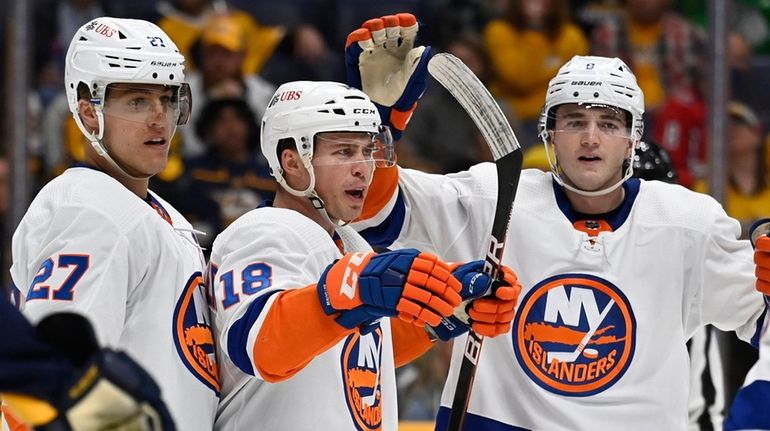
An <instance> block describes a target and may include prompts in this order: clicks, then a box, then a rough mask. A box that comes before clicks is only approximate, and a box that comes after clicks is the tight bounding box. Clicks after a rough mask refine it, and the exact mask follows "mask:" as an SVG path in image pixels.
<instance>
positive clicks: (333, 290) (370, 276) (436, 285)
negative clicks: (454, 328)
mask: <svg viewBox="0 0 770 431" xmlns="http://www.w3.org/2000/svg"><path fill="white" fill-rule="evenodd" d="M316 288H317V289H318V296H319V299H320V301H321V305H322V306H323V309H324V312H325V313H326V314H327V315H331V314H334V313H340V315H339V316H338V317H337V318H336V319H335V320H336V321H337V323H339V324H340V325H342V326H344V327H346V328H354V327H356V326H359V325H362V324H366V323H369V322H371V321H373V320H376V319H379V318H381V317H386V316H388V317H390V316H399V317H400V318H401V319H404V320H406V321H408V322H411V323H414V324H415V325H418V326H423V325H426V324H428V325H437V324H439V322H440V321H441V318H442V317H446V316H449V315H451V314H452V312H453V310H454V309H455V307H457V306H458V305H459V304H460V302H461V298H460V294H459V293H458V292H459V290H460V283H459V282H458V281H457V280H456V279H455V278H454V277H452V276H451V274H450V271H449V266H448V265H447V264H446V263H444V262H442V261H440V260H438V259H437V258H436V256H434V255H432V254H428V253H420V252H419V251H418V250H415V249H404V250H396V251H389V252H386V253H380V254H376V253H352V254H347V255H345V256H344V257H343V258H342V259H340V260H338V261H336V262H334V263H332V264H331V265H329V266H328V267H327V268H326V270H325V271H324V273H323V274H322V275H321V278H320V279H319V280H318V284H317V285H316Z"/></svg>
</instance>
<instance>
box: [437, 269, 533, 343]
mask: <svg viewBox="0 0 770 431" xmlns="http://www.w3.org/2000/svg"><path fill="white" fill-rule="evenodd" d="M483 268H484V261H483V260H477V261H473V262H469V263H466V264H464V265H459V264H456V265H454V266H453V267H452V275H453V276H454V277H455V278H457V279H458V280H459V281H460V283H461V284H462V290H461V291H460V295H461V296H462V298H463V303H462V304H461V305H460V306H459V307H458V308H457V310H456V311H455V313H453V315H452V316H449V317H446V318H443V319H441V324H439V325H431V327H430V329H428V332H429V333H431V332H432V333H431V335H435V336H436V337H437V338H440V339H441V340H444V341H447V340H449V339H451V338H454V337H457V336H459V335H462V334H464V333H466V332H468V329H471V328H472V329H473V331H474V332H475V333H477V334H479V335H481V336H484V337H496V336H498V335H501V334H505V333H507V332H508V331H509V330H510V329H511V322H512V321H513V317H514V314H515V307H516V303H517V302H518V300H519V293H521V284H520V283H519V280H518V278H517V277H516V273H514V272H513V271H512V270H511V269H510V268H508V267H507V266H503V267H502V268H501V271H502V280H501V279H497V280H495V281H494V284H493V283H490V281H491V279H490V277H489V275H487V274H485V273H484V272H482V270H483ZM493 286H494V288H491V287H493ZM490 288H491V289H490Z"/></svg>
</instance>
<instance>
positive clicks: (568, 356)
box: [513, 274, 636, 396]
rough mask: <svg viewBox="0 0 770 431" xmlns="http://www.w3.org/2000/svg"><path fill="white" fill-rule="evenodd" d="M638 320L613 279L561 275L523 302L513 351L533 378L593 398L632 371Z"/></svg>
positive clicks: (542, 284) (560, 390)
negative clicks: (609, 280)
mask: <svg viewBox="0 0 770 431" xmlns="http://www.w3.org/2000/svg"><path fill="white" fill-rule="evenodd" d="M635 344H636V319H635V318H634V314H633V311H632V310H631V307H630V304H629V303H628V300H627V299H626V297H625V295H623V293H622V292H621V291H620V289H618V288H617V287H616V286H615V285H613V284H612V283H610V282H608V281H607V280H604V279H601V278H599V277H595V276H591V275H586V274H563V275H557V276H554V277H551V278H548V279H546V280H543V281H542V282H540V283H538V284H537V285H536V286H535V287H534V288H532V289H531V290H530V291H529V292H528V293H527V295H526V296H525V297H524V298H523V299H522V302H521V305H520V306H519V312H518V313H517V315H516V318H515V320H514V330H513V350H514V352H515V353H516V358H517V359H518V361H519V364H521V366H522V368H523V369H524V371H525V372H526V373H527V375H528V376H529V378H530V379H532V380H533V381H534V382H535V383H537V384H538V385H540V386H541V387H542V388H544V389H546V390H548V391H551V392H553V393H556V394H559V395H566V396H588V395H594V394H597V393H599V392H602V391H604V390H606V389H607V388H609V387H611V386H612V385H614V384H615V382H617V381H618V380H619V379H620V378H621V377H622V376H623V374H624V373H625V371H626V370H627V369H628V366H629V364H630V363H631V360H632V359H633V354H634V348H635Z"/></svg>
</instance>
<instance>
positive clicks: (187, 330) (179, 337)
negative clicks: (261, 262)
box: [173, 272, 219, 394]
mask: <svg viewBox="0 0 770 431" xmlns="http://www.w3.org/2000/svg"><path fill="white" fill-rule="evenodd" d="M173 333H174V344H175V345H176V351H177V353H178V354H179V358H180V359H181V360H182V363H184V365H185V366H186V367H187V369H188V370H189V371H190V372H191V373H192V374H193V375H194V376H195V377H196V378H197V379H198V380H200V381H201V382H202V383H203V384H205V385H206V386H208V387H209V388H211V390H213V391H214V392H216V393H217V394H219V367H218V366H217V359H216V351H215V350H214V335H213V334H212V332H211V325H210V323H209V315H208V305H207V301H206V293H205V286H204V284H203V275H202V274H201V273H200V272H196V273H195V274H193V275H192V277H190V279H189V280H188V281H187V284H185V288H184V291H183V292H182V296H181V297H180V298H179V301H178V302H177V304H176V309H175V310H174V328H173Z"/></svg>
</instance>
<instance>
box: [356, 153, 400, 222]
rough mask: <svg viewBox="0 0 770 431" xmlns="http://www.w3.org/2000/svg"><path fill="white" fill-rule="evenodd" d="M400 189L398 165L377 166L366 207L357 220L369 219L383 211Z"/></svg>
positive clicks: (367, 196) (365, 203)
mask: <svg viewBox="0 0 770 431" xmlns="http://www.w3.org/2000/svg"><path fill="white" fill-rule="evenodd" d="M397 191H398V167H396V166H392V167H390V168H377V169H375V170H374V177H373V178H372V184H371V185H370V186H369V192H368V193H367V194H366V201H364V209H363V210H362V211H361V215H360V216H358V218H357V219H356V220H367V219H370V218H372V217H374V216H375V215H377V213H379V212H380V211H382V209H383V208H385V205H387V204H388V201H390V198H391V197H393V195H394V194H396V193H397Z"/></svg>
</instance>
